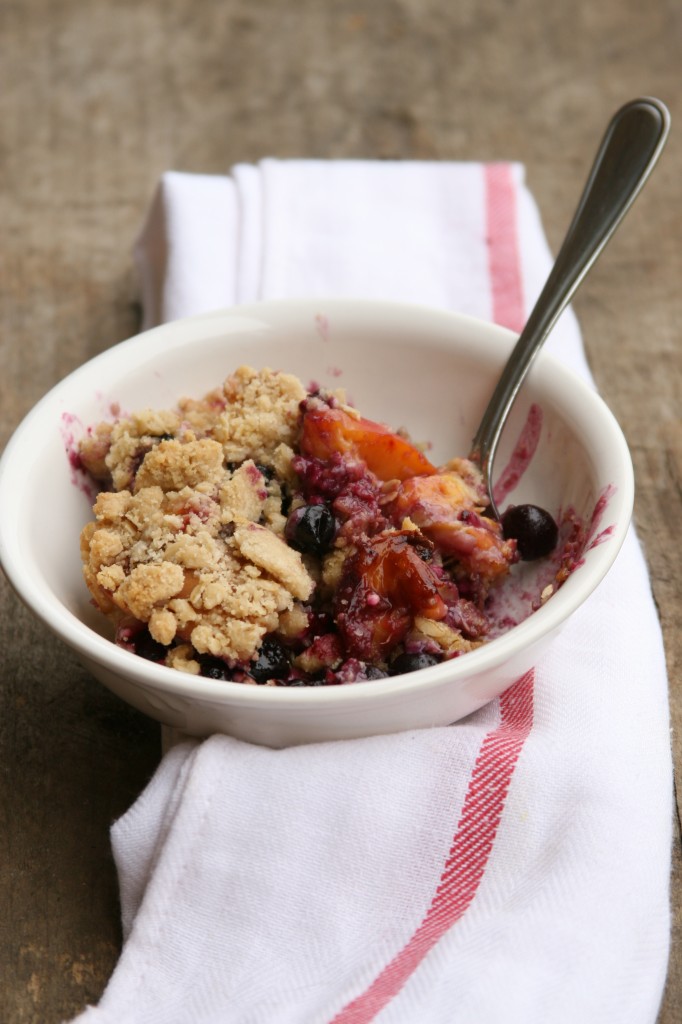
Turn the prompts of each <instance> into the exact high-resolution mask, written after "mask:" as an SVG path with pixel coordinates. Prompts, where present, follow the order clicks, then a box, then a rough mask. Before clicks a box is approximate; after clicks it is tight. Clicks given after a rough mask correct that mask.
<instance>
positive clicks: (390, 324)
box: [0, 300, 633, 746]
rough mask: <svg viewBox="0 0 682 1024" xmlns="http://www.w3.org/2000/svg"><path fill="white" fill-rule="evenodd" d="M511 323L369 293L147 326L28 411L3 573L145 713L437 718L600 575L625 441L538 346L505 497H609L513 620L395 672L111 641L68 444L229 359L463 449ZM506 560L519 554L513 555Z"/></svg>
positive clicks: (203, 726) (472, 696)
mask: <svg viewBox="0 0 682 1024" xmlns="http://www.w3.org/2000/svg"><path fill="white" fill-rule="evenodd" d="M513 341H514V336H513V335H512V334H511V333H510V332H509V331H505V330H503V329H501V328H499V327H494V326H492V325H490V324H485V323H481V322H478V321H475V320H472V319H470V318H467V317H463V316H458V315H455V314H452V313H447V312H442V311H437V310H430V309H425V308H420V307H416V306H403V305H399V304H388V303H377V302H351V301H338V300H333V301H318V302H307V301H302V302H277V303H265V304H262V305H256V306H251V307H241V308H236V309H233V310H230V311H226V312H219V313H215V314H210V315H206V316H202V317H197V318H192V319H189V320H184V321H178V322H175V323H171V324H168V325H166V326H163V327H159V328H156V329H155V330H152V331H148V332H146V333H145V334H142V335H140V336H138V337H135V338H132V339H130V340H129V341H126V342H123V343H121V344H119V345H116V346H115V347H114V348H112V349H110V350H109V351H107V352H104V353H103V354H102V355H100V356H98V357H97V358H96V359H93V360H91V361H90V362H88V363H87V364H85V365H84V366H82V367H81V368H80V369H78V370H76V371H75V372H74V373H72V374H71V375H70V376H68V377H67V378H66V379H64V380H63V381H61V383H59V384H58V385H57V386H56V387H55V388H53V390H52V391H50V393H49V394H48V395H47V396H46V397H45V398H44V399H43V400H42V401H41V402H40V403H39V404H38V405H37V406H36V407H35V408H34V409H33V410H32V412H30V413H29V415H28V416H27V417H26V419H25V420H24V421H23V423H22V424H21V425H20V427H19V428H18V429H17V431H16V433H15V435H14V437H13V438H12V439H11V441H10V443H9V445H8V446H7V449H6V451H5V453H4V456H3V458H2V461H1V462H0V508H1V509H2V516H0V560H1V562H2V566H3V568H4V570H5V572H6V574H7V576H8V578H9V580H10V581H11V583H12V585H13V586H14V588H15V589H16V591H17V592H18V594H19V595H20V597H21V598H22V599H23V600H24V601H25V603H26V604H27V605H28V606H29V608H31V609H32V610H33V612H34V613H35V614H36V615H38V616H39V617H40V618H41V619H42V620H43V622H44V623H45V624H46V625H47V626H48V627H49V628H50V629H52V630H54V632H55V633H57V634H58V636H60V637H61V638H62V640H64V641H65V642H66V643H67V644H69V645H70V646H71V647H72V648H73V649H74V650H75V651H76V652H77V654H78V655H79V657H80V658H81V660H82V661H83V662H84V664H85V665H86V666H87V667H88V668H89V669H90V670H91V671H92V674H93V675H94V676H96V677H97V679H99V680H100V681H101V682H102V683H104V684H105V685H106V686H108V687H109V688H110V689H111V690H113V691H114V692H115V693H116V694H118V695H119V696H120V697H121V698H123V700H126V701H128V702H129V703H130V704H132V705H134V706H135V707H136V708H138V709H140V710H141V711H143V712H145V713H146V714H148V715H150V716H152V717H153V718H156V719H158V720H159V721H161V722H163V723H166V724H167V725H170V726H174V727H176V728H178V729H181V730H183V731H185V732H187V733H190V734H194V735H206V734H209V733H211V732H226V733H229V734H232V735H234V736H237V737H239V738H242V739H245V740H249V741H252V742H256V743H262V744H267V745H269V746H284V745H288V744H294V743H304V742H310V741H318V740H328V739H341V738H347V737H355V736H363V735H369V734H374V733H387V732H395V731H400V730H404V729H410V728H415V727H425V726H433V725H444V724H448V723H451V722H454V721H456V720H458V719H460V718H462V717H463V716H465V715H467V714H469V713H470V712H472V711H474V710H476V709H477V708H479V707H480V706H482V705H483V704H485V703H486V702H487V701H489V700H491V699H492V698H494V697H495V696H497V695H499V694H500V693H501V692H502V691H503V690H504V689H506V687H508V686H509V685H510V684H511V683H513V682H514V681H515V680H516V679H518V678H519V677H520V676H521V675H523V674H524V673H525V672H526V671H527V670H528V669H529V668H531V667H532V666H533V665H534V664H535V662H536V660H537V658H538V657H539V655H540V653H541V651H542V650H543V648H544V646H545V645H546V644H547V643H548V642H550V641H551V638H552V636H553V634H554V633H555V632H556V631H557V630H558V629H559V628H560V627H561V626H562V625H563V624H564V623H565V622H566V620H567V619H568V617H569V616H570V615H571V614H572V613H573V612H574V611H575V609H576V608H578V607H579V606H580V605H581V604H582V602H583V601H584V600H585V599H586V598H587V597H588V595H589V594H590V593H591V592H592V590H593V589H594V588H595V587H596V586H597V584H598V583H599V582H600V580H601V579H602V578H603V577H604V575H605V574H606V572H607V571H608V569H609V567H610V565H611V564H612V562H613V560H614V558H615V556H616V554H617V552H618V549H619V548H620V545H621V543H622V541H623V539H624V536H625V533H626V530H627V527H628V523H629V520H630V516H631V512H632V501H633V477H632V464H631V461H630V456H629V452H628V449H627V445H626V443H625V440H624V438H623V435H622V433H621V431H620V429H619V427H618V425H617V423H616V422H615V420H614V418H613V416H612V415H611V413H610V412H609V410H608V409H607V407H606V406H605V405H604V403H603V402H602V400H601V399H600V398H599V397H598V396H597V395H596V394H595V393H594V392H593V391H592V390H591V389H590V388H589V387H587V386H586V385H585V384H583V383H582V382H581V381H580V380H579V379H578V378H577V377H575V376H574V375H573V374H572V373H570V372H568V371H567V370H565V369H563V368H562V367H561V366H560V365H559V364H558V363H556V362H555V361H553V360H552V359H551V358H549V357H548V356H547V355H545V354H544V353H542V354H541V355H540V357H539V358H538V360H537V362H536V364H535V366H534V368H533V370H532V372H531V374H530V377H529V379H528V381H527V382H526V384H525V385H524V387H523V389H522V393H521V395H520V397H519V399H518V400H517V403H516V406H515V408H514V410H513V413H512V417H511V420H510V422H509V424H508V426H507V428H506V430H505V436H504V437H503V440H502V443H501V445H500V450H499V453H498V456H497V460H496V465H497V466H498V467H500V468H501V467H502V466H503V465H504V463H505V460H506V459H507V458H508V457H509V454H510V448H511V446H512V445H513V443H514V441H515V440H516V438H517V436H518V435H519V432H520V431H521V428H522V425H523V423H524V422H525V420H526V417H527V415H528V411H529V408H530V406H531V403H536V404H537V405H538V406H539V407H540V408H541V410H542V414H543V425H542V432H541V438H540V443H539V445H538V448H537V451H536V453H535V455H534V457H533V459H532V461H531V464H530V466H529V468H528V470H527V472H526V473H525V474H524V476H523V478H522V480H521V482H520V484H519V486H518V488H517V489H516V490H515V491H514V493H513V495H512V499H511V500H513V501H514V503H515V504H518V503H520V502H523V501H532V502H535V503H536V504H540V505H542V506H544V507H546V508H548V509H549V510H550V511H552V512H553V513H555V514H556V513H557V512H558V511H559V510H561V509H563V510H565V509H567V508H568V507H572V508H574V509H575V511H576V512H577V514H578V515H580V516H581V517H583V519H585V520H586V521H588V522H589V520H590V517H591V516H592V515H593V512H594V509H595V506H596V505H597V503H598V502H599V499H600V496H603V495H604V493H605V492H607V490H608V492H609V494H610V497H609V500H608V505H607V508H606V512H605V514H604V517H603V519H602V522H601V527H600V528H602V529H603V528H607V530H608V533H607V534H606V535H605V536H606V537H607V539H606V541H605V542H604V543H599V544H596V545H594V546H592V547H591V548H590V550H587V551H586V552H585V554H584V557H583V559H582V564H581V565H580V566H579V567H578V568H577V569H576V570H575V571H574V572H573V573H572V575H571V576H570V577H569V579H568V580H567V582H566V583H565V584H564V586H563V587H562V588H561V589H559V590H558V592H557V593H556V594H555V595H554V596H553V597H552V598H551V599H550V600H549V601H547V602H546V603H545V604H544V605H543V606H542V607H540V608H539V609H538V610H537V611H536V612H534V613H533V614H532V615H531V616H530V617H529V618H527V619H526V620H525V621H523V622H521V624H519V625H517V626H515V627H514V628H512V629H510V630H509V632H507V633H505V634H504V635H502V636H501V637H499V638H498V639H495V640H493V641H491V642H490V643H488V644H487V645H484V646H483V647H481V648H478V649H477V650H475V651H472V652H471V653H468V654H466V655H464V656H462V657H460V658H457V659H455V660H453V661H450V662H445V663H441V664H439V665H435V666H433V667H431V668H427V669H422V670H420V671H418V672H413V673H410V674H408V675H404V676H399V677H393V678H388V679H382V680H376V681H372V682H365V683H356V684H352V685H345V686H335V687H329V688H320V687H312V688H293V689H289V688H283V687H261V686H245V685H243V684H239V683H234V682H219V681H215V680H211V679H205V678H197V677H196V676H189V675H186V674H184V673H181V672H178V671H174V670H173V669H169V668H165V667H163V666H159V665H156V664H153V663H151V662H149V661H146V660H144V659H143V658H139V657H137V656H136V655H134V654H131V653H129V652H127V651H125V650H122V649H120V648H118V647H116V646H115V645H114V644H113V643H112V641H111V639H110V637H111V630H110V627H109V624H108V623H107V621H106V620H105V619H104V618H103V617H102V616H101V615H100V614H99V613H98V612H97V611H96V610H95V609H94V607H93V606H92V604H91V602H90V599H89V594H88V591H87V589H86V587H85V585H84V583H83V580H82V575H81V565H80V558H79V547H78V538H79V533H80V530H81V527H82V526H83V524H84V523H85V522H87V521H88V519H89V518H90V517H91V514H90V499H89V497H88V495H87V494H86V493H85V490H86V488H84V486H83V481H82V480H81V479H80V478H79V474H78V472H77V471H75V470H74V469H73V466H72V464H71V462H70V459H69V453H70V452H72V451H73V445H74V444H75V443H76V442H77V440H78V438H79V436H81V434H82V432H83V430H84V429H85V427H87V426H88V425H91V424H94V423H96V422H99V421H100V420H101V419H103V418H106V417H107V416H108V415H110V408H111V406H112V403H116V404H117V405H118V406H119V407H120V408H121V409H122V410H124V411H132V410H135V409H138V408H142V407H145V406H156V407H161V408H166V407H169V406H172V405H174V404H175V402H176V401H177V399H178V398H180V397H181V396H183V395H193V396H197V397H198V396H200V395H201V394H203V393H204V392H205V391H208V390H209V389H211V388H212V387H214V386H216V385H217V384H219V383H221V382H222V381H223V379H224V378H225V377H226V376H227V375H228V374H229V373H231V372H232V371H233V370H234V369H235V368H236V367H238V366H239V365H241V364H243V363H247V364H250V365H252V366H255V367H262V366H270V367H273V368H277V369H283V370H286V371H289V372H292V373H295V374H297V375H298V376H300V377H301V379H302V380H303V382H304V383H306V384H307V383H308V382H310V381H311V380H314V381H317V382H318V383H320V384H323V385H327V386H331V387H338V386H343V387H345V388H346V391H347V395H348V398H349V399H350V400H351V401H352V402H353V403H354V404H355V405H357V407H358V408H359V409H360V411H361V412H362V413H363V415H365V416H368V417H371V418H373V419H377V420H381V421H383V422H386V423H388V424H389V425H390V426H392V427H394V428H397V427H400V426H405V427H407V428H408V429H409V431H410V434H411V436H412V437H413V438H414V439H415V440H422V439H430V441H431V442H432V444H433V448H432V450H431V451H430V453H429V454H430V457H431V459H432V461H433V462H435V463H436V464H438V463H439V462H444V461H446V460H447V459H448V458H450V457H452V456H453V455H456V454H460V455H465V454H466V453H467V451H468V449H469V444H470V441H471V437H472V434H473V432H474V430H475V428H476V426H477V425H478V421H479V418H480V416H481V413H482V411H483V408H484V406H485V404H486V402H487V400H488V398H489V395H490V393H491V391H492V387H493V385H494V382H495V380H496V377H497V375H498V373H499V371H500V369H501V367H502V365H503V363H504V361H505V359H506V357H507V355H508V353H509V351H510V349H511V346H512V344H513ZM519 571H521V572H525V571H531V572H532V571H533V570H531V569H524V568H523V567H521V568H520V570H519Z"/></svg>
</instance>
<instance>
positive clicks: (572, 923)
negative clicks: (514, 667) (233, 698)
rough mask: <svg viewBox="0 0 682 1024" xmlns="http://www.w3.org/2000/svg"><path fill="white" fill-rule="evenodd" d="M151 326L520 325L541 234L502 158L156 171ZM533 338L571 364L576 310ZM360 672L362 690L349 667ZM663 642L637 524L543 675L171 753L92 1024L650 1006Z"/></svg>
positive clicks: (514, 171) (394, 1019) (467, 1018)
mask: <svg viewBox="0 0 682 1024" xmlns="http://www.w3.org/2000/svg"><path fill="white" fill-rule="evenodd" d="M136 256H137V261H138V264H139V268H140V272H141V277H142V282H143V291H144V309H145V322H146V325H147V326H149V325H151V324H152V323H155V322H157V321H159V320H168V319H172V318H175V317H180V316H184V315H188V314H194V313H200V312H203V311H207V310H210V309H213V308H216V307H221V306H226V305H230V304H232V303H238V302H245V301H253V300H258V299H268V298H281V297H296V296H315V295H319V296H330V295H336V296H344V295H345V296H357V297H365V298H367V297H375V298H376V297H379V298H387V299H388V298H400V299H406V300H412V301H417V302H424V303H428V304H431V305H436V306H441V307H449V308H452V309H456V310H458V311H464V312H467V313H471V314H474V315H476V316H479V317H483V318H487V319H492V320H496V321H499V322H502V323H505V324H506V325H508V326H510V327H512V328H516V329H518V328H520V326H521V324H522V322H523V320H524V317H525V315H526V313H527V311H528V309H529V307H530V305H531V304H532V302H533V301H534V299H535V297H536V295H537V293H538V291H539V288H540V286H541V284H542V283H543V281H544V279H545V276H546V273H547V271H548V268H549V265H550V255H549V251H548V247H547V244H546V241H545V239H544V236H543V232H542V227H541V223H540V219H539V216H538V212H537V209H536V207H535V204H534V202H533V199H532V197H531V195H530V194H529V192H528V190H527V188H526V187H525V185H524V181H523V171H522V168H521V167H519V166H518V165H513V164H492V165H484V164H478V163H468V164H467V163H464V164H453V163H439V164H435V163H433V164H432V163H419V162H405V163H391V162H387V163H372V162H362V161H357V162H356V161H348V162H345V161H340V162H330V163H325V162H317V161H284V162H282V161H277V160H265V161H263V162H262V163H260V164H258V165H257V166H238V167H236V168H235V169H234V170H233V172H232V174H231V175H230V176H202V175H191V174H177V173H169V174H166V175H164V176H163V179H162V181H161V183H160V185H159V188H158V191H157V194H156V197H155V199H154V201H153V204H152V207H151V210H150V212H149V216H148V219H147V222H146V226H145V228H144V230H143V232H142V235H141V237H140V239H139V242H138V244H137V247H136ZM548 345H549V348H550V349H553V350H554V353H555V355H557V356H558V357H559V358H561V359H564V360H565V361H567V362H569V363H571V364H572V366H573V367H574V368H576V369H578V371H579V372H581V373H582V374H583V375H584V376H589V371H588V369H587V365H586V362H585V357H584V354H583V350H582V344H581V339H580V334H579V330H578V327H577V324H576V321H575V318H574V317H573V314H572V313H571V312H570V311H569V312H567V313H566V314H565V315H564V317H563V318H562V320H561V321H560V323H559V325H558V326H557V328H556V330H555V332H554V334H553V336H552V338H551V339H550V341H549V343H548ZM366 685H371V684H366ZM671 776H672V773H671V757H670V748H669V724H668V706H667V686H666V672H665V665H664V658H663V653H662V643H661V636H660V630H659V626H658V621H657V617H656V614H655V610H654V606H653V602H652V598H651V594H650V589H649V582H648V577H647V571H646V567H645V564H644V561H643V558H642V554H641V552H640V549H639V546H638V543H637V540H636V537H635V535H634V533H632V532H631V533H630V534H629V536H628V538H627V540H626V543H625V545H624V547H623V549H622V551H621V553H620V555H619V557H618V559H617V561H616V564H615V565H614V567H613V569H612V571H611V573H610V574H609V576H608V577H607V579H606V580H605V581H604V582H603V583H602V585H601V586H600V587H599V588H598V590H597V591H596V592H595V593H594V594H593V596H592V597H591V598H590V599H589V601H588V602H587V603H586V605H585V606H584V607H583V608H582V609H581V610H580V611H579V612H577V613H576V614H575V616H574V617H573V619H572V620H571V621H570V623H569V624H568V625H567V626H566V628H565V629H564V631H563V633H562V634H560V635H559V636H558V638H557V639H556V640H555V642H554V643H553V645H552V646H551V647H550V649H549V651H548V652H547V653H546V654H545V655H544V656H543V658H542V660H541V662H540V663H539V664H538V665H537V667H536V669H535V671H534V672H531V673H529V674H528V675H527V676H526V677H524V678H523V679H521V680H519V681H518V682H517V683H516V684H515V685H514V686H513V687H512V688H510V690H508V691H507V692H506V693H505V694H504V695H503V696H502V697H501V698H500V699H498V700H496V701H494V702H493V703H491V704H489V705H488V706H487V707H485V708H483V709H482V710H481V711H479V712H477V713H476V714H474V715H471V716H470V717H469V718H468V719H466V720H465V721H463V722H460V723H457V724H455V725H453V726H450V727H448V728H436V729H428V730H422V731H418V730H417V731H412V732H407V733H403V734H399V735H393V736H382V737H373V738H367V739H359V740H349V741H343V742H336V743H321V744H313V745H309V746H302V747H294V748H289V749H285V750H270V749H266V748H262V747H258V746H254V745H250V744H247V743H243V742H239V741H237V740H234V739H231V738H229V737H224V736H214V737H211V738H210V739H207V740H205V741H203V742H196V741H185V742H182V743H180V744H179V745H177V746H175V747H173V748H172V749H171V750H170V751H169V752H168V753H167V754H166V756H165V757H164V759H163V761H162V763H161V765H160V767H159V769H158V772H157V774H156V775H155V777H154V778H153V779H152V781H151V782H150V784H149V786H148V787H147V789H146V790H145V792H144V793H143V794H142V795H141V796H140V798H139V800H138V801H137V802H136V804H135V805H134V806H133V807H132V809H131V810H130V811H129V812H128V813H127V814H125V815H124V816H123V818H122V819H120V820H119V821H118V822H116V824H115V825H114V827H113V830H112V842H113V849H114V855H115V858H116V863H117V867H118V871H119V878H120V892H121V905H122V914H123V930H124V940H125V941H124V948H123V951H122V954H121V958H120V961H119V963H118V965H117V967H116V969H115V971H114V973H113V976H112V978H111V980H110V982H109V985H108V987H107V989H106V991H105V993H104V996H103V998H102V1000H101V1002H100V1004H99V1006H98V1007H90V1008H88V1009H87V1010H86V1011H85V1012H84V1013H83V1014H82V1015H81V1017H79V1020H80V1021H85V1022H88V1024H95V1022H97V1024H104V1022H107V1024H108V1022H111V1024H114V1022H115V1024H129V1022H130V1024H132V1022H139V1024H148V1022H149V1024H152V1022H157V1021H158V1022H163V1024H174V1022H178V1024H181V1022H187V1024H204V1022H205V1024H209V1022H211V1024H260V1022H264V1024H265V1022H267V1024H273V1022H274V1024H332V1022H333V1024H351V1022H352V1024H360V1022H363V1024H364V1022H369V1021H377V1022H382V1024H459V1022H463V1024H496V1022H498V1021H502V1020H504V1021H505V1022H507V1024H510V1022H523V1024H528V1022H529V1021H531V1022H534V1021H548V1022H552V1024H563V1022H565V1024H576V1022H581V1024H583V1022H588V1024H591V1022H605V1021H608V1022H611V1021H612V1022H618V1024H628V1022H632V1024H643V1022H649V1021H651V1022H653V1021H654V1020H655V1019H656V1015H657V1010H658V1007H659V1003H660V999H661V994H662V990H663V985H664V979H665V972H666V964H667V956H668V939H669V923H670V922H669V910H668V878H669V868H670V847H671V821H672V799H671V790H672V786H671Z"/></svg>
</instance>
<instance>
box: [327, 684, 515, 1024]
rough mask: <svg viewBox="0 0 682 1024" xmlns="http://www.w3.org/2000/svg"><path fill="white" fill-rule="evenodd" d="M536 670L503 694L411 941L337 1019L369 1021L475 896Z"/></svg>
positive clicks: (356, 1023)
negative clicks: (498, 716) (436, 880)
mask: <svg viewBox="0 0 682 1024" xmlns="http://www.w3.org/2000/svg"><path fill="white" fill-rule="evenodd" d="M533 678H534V677H533V672H532V671H531V672H528V673H527V674H526V675H525V676H523V678H522V679H519V680H518V682H516V683H515V684H514V685H513V686H512V687H510V688H509V689H508V690H507V691H506V692H505V693H503V694H502V696H501V697H500V712H501V722H500V725H499V726H498V728H497V729H495V730H493V731H492V732H489V733H488V734H487V736H485V738H484V740H483V742H482V744H481V749H480V750H479V753H478V757H477V758H476V762H475V764H474V768H473V771H472V774H471V778H470V780H469V787H468V789H467V793H466V796H465V798H464V806H463V807H462V812H461V815H460V819H459V823H458V825H457V829H456V831H455V835H454V838H453V841H452V846H451V847H450V852H449V854H448V857H447V860H446V862H445V867H444V868H443V872H442V874H441V877H440V883H439V885H438V887H437V889H436V892H435V894H434V897H433V899H432V901H431V905H430V906H429V909H428V910H427V912H426V914H425V916H424V918H423V920H422V922H421V924H420V925H419V927H418V928H417V929H416V931H415V932H414V933H413V935H412V937H411V938H410V939H409V941H408V942H407V944H406V945H405V946H403V948H402V949H401V950H400V952H399V953H398V954H397V955H396V956H395V957H394V958H393V960H391V961H390V963H388V964H387V965H386V967H384V969H383V970H382V971H381V972H380V974H378V975H377V977H376V978H375V980H374V981H373V982H372V984H371V985H370V986H369V988H367V989H365V991H364V992H363V993H362V994H361V995H360V996H358V997H357V998H356V999H354V1000H353V1001H352V1002H350V1003H348V1004H347V1005H346V1006H345V1007H344V1008H343V1009H342V1010H341V1011H340V1013H338V1014H337V1015H336V1017H334V1019H333V1022H332V1024H368V1022H369V1021H372V1020H373V1019H374V1017H375V1016H376V1014H377V1013H379V1011H380V1010H382V1009H383V1008H384V1006H386V1004H387V1003H389V1002H390V1001H391V999H393V997H394V996H395V995H397V993H398V992H399V991H400V989H401V988H402V987H403V985H404V984H405V983H406V981H407V980H408V978H409V977H410V975H411V974H412V973H413V972H414V971H415V970H416V968H417V967H418V966H419V964H420V963H421V962H422V960H423V959H424V957H425V956H426V954H427V953H428V952H429V950H430V949H432V947H433V946H435V944H436V943H437V942H438V940H439V939H440V938H441V936H443V935H444V934H445V932H446V931H448V929H450V928H451V927H452V925H453V924H454V923H455V922H456V921H457V920H458V919H459V918H460V917H461V916H462V914H464V912H465V911H466V910H467V908H468V907H469V905H470V903H471V901H472V900H473V898H474V896H475V895H476V892H477V891H478V886H479V884H480V881H481V879H482V877H483V873H484V871H485V867H486V864H487V863H488V858H489V857H490V852H491V850H492V848H493V843H494V841H495V836H496V834H497V829H498V826H499V824H500V818H501V817H502V811H503V809H504V804H505V801H506V798H507V791H508V790H509V784H510V782H511V779H512V775H513V774H514V768H515V767H516V762H517V761H518V758H519V755H520V753H521V750H522V749H523V744H524V743H525V741H526V737H527V736H528V733H529V732H530V729H531V726H532V724H533Z"/></svg>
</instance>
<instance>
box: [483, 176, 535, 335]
mask: <svg viewBox="0 0 682 1024" xmlns="http://www.w3.org/2000/svg"><path fill="white" fill-rule="evenodd" d="M484 176H485V213H486V221H487V231H486V237H487V240H488V269H489V272H490V286H491V291H492V313H493V320H494V321H495V323H496V324H501V326H502V327H509V328H510V329H511V330H512V331H520V330H521V328H522V327H523V324H524V319H525V318H524V306H523V283H522V280H521V258H520V254H519V239H518V231H517V220H516V217H517V212H516V190H515V186H514V179H513V172H512V168H511V166H510V165H509V164H486V166H485V169H484Z"/></svg>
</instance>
